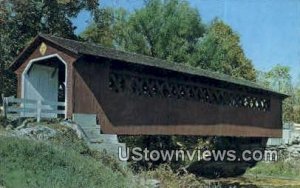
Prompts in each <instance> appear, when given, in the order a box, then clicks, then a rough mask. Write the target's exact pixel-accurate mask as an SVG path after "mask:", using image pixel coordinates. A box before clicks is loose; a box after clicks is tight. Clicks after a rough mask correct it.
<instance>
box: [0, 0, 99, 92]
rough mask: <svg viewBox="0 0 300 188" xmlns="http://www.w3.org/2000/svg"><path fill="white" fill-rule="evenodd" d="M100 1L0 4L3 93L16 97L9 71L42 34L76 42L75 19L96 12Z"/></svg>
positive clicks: (5, 1)
mask: <svg viewBox="0 0 300 188" xmlns="http://www.w3.org/2000/svg"><path fill="white" fill-rule="evenodd" d="M96 7H98V3H97V0H57V1H56V0H24V1H20V0H0V42H1V45H0V53H1V56H0V63H1V66H0V72H1V75H0V77H1V78H0V92H1V93H5V94H6V95H12V94H15V93H14V92H15V88H16V87H15V85H16V84H15V78H14V75H13V74H12V73H11V72H9V71H8V70H5V67H7V65H8V64H10V63H11V62H12V61H13V59H14V58H15V57H16V56H17V55H18V54H19V53H20V51H21V50H22V49H23V48H24V47H25V46H26V45H28V43H29V42H30V41H32V39H33V37H35V36H36V35H37V34H38V33H48V34H53V35H58V36H62V37H67V38H73V39H74V38H76V35H75V34H74V30H75V27H74V26H73V25H72V22H71V18H73V17H75V16H76V15H77V14H78V13H79V12H80V11H81V10H83V9H87V10H90V11H92V10H94V9H95V8H96Z"/></svg>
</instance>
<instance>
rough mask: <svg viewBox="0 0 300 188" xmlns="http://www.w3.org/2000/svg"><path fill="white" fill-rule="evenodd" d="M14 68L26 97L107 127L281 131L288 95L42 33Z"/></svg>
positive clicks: (252, 133)
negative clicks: (61, 106) (60, 106)
mask: <svg viewBox="0 0 300 188" xmlns="http://www.w3.org/2000/svg"><path fill="white" fill-rule="evenodd" d="M10 68H11V69H12V70H13V71H14V72H15V73H16V74H17V78H18V97H19V98H25V99H37V98H39V99H42V100H44V99H45V100H51V101H60V102H65V104H66V114H65V116H66V118H70V117H71V116H72V114H73V113H87V114H97V118H98V121H99V122H98V123H99V124H100V125H101V129H102V131H103V132H104V133H114V134H119V135H122V134H129V135H137V134H138V135H140V134H141V135H150V134H162V135H220V136H245V137H281V134H282V101H283V99H284V98H285V97H287V96H286V95H284V94H281V93H277V92H274V91H271V90H268V89H265V88H262V87H261V86H259V85H257V84H255V83H252V82H249V81H245V80H239V79H236V78H232V77H229V76H225V75H221V74H217V73H211V72H208V71H204V70H201V69H195V68H191V67H188V66H183V65H180V64H171V63H168V62H166V61H164V60H160V59H156V58H152V57H148V56H144V55H139V54H134V53H127V52H123V51H118V50H114V49H108V48H103V47H101V46H97V45H93V44H89V43H82V42H78V41H74V40H68V39H64V38H59V37H54V36H49V35H38V36H37V37H36V38H35V39H34V41H33V42H32V43H31V44H30V45H29V46H28V47H27V48H26V49H25V50H24V51H23V52H22V53H21V54H20V55H19V56H18V57H17V58H16V60H15V62H13V63H12V64H11V66H10Z"/></svg>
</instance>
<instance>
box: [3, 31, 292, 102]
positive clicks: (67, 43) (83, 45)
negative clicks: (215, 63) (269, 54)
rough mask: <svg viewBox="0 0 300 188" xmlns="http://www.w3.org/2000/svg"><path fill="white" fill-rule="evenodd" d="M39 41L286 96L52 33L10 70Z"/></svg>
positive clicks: (255, 86) (227, 77)
mask: <svg viewBox="0 0 300 188" xmlns="http://www.w3.org/2000/svg"><path fill="white" fill-rule="evenodd" d="M41 41H47V42H49V43H52V44H54V45H56V46H58V47H60V48H62V49H64V50H67V51H69V52H71V53H72V54H74V55H78V56H79V57H80V56H81V55H89V56H95V57H104V58H108V59H112V60H119V61H121V62H124V63H133V64H139V65H143V66H149V67H155V68H160V69H165V70H170V71H175V72H179V73H184V74H188V75H193V76H201V77H206V78H210V79H213V80H218V81H221V82H226V83H232V84H236V85H240V86H245V87H250V88H253V89H258V90H261V91H265V92H267V93H269V94H272V95H277V96H279V97H281V98H286V97H288V95H286V94H284V93H280V92H277V91H274V90H270V89H268V88H266V87H263V86H261V85H259V84H257V83H255V82H251V81H248V80H244V79H240V78H235V77H231V76H228V75H225V74H221V73H216V72H211V71H207V70H203V69H200V68H196V67H191V66H188V65H186V64H182V63H174V62H173V63H172V62H169V61H166V60H162V59H158V58H154V57H150V56H145V55H141V54H136V53H131V52H125V51H121V50H116V49H112V48H106V47H103V46H100V45H96V44H92V43H87V42H80V41H75V40H70V39H65V38H61V37H56V36H52V35H45V34H39V35H38V36H37V37H36V38H35V40H34V41H33V42H32V43H31V44H30V45H29V46H28V47H27V48H26V49H24V50H23V52H22V53H21V54H20V55H19V56H18V57H17V58H16V59H15V61H14V62H13V63H12V64H11V65H10V67H9V68H10V69H12V70H16V69H17V68H18V67H19V66H20V65H21V64H22V62H23V61H24V59H26V58H27V57H28V55H29V54H30V53H31V52H32V51H33V50H34V49H35V48H36V47H37V45H39V44H40V42H41Z"/></svg>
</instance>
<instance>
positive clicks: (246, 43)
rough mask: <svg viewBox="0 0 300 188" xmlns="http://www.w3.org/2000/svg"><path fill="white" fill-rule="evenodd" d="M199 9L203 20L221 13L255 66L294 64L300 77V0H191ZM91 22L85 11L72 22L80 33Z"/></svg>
mask: <svg viewBox="0 0 300 188" xmlns="http://www.w3.org/2000/svg"><path fill="white" fill-rule="evenodd" d="M188 1H189V3H190V5H191V7H193V8H196V9H198V10H199V13H200V16H201V19H202V21H203V22H204V23H206V24H208V23H210V22H211V21H212V20H213V19H214V18H216V17H218V18H220V19H221V20H223V21H224V22H225V23H226V24H228V25H230V26H231V27H232V28H233V30H234V31H235V32H236V33H237V34H238V35H239V36H240V39H241V46H242V48H243V49H244V52H245V54H246V56H247V57H248V58H249V59H251V60H252V63H253V64H254V66H255V68H256V69H258V70H261V71H268V70H270V69H271V68H272V67H273V66H275V65H276V64H281V65H286V66H289V67H290V68H291V75H292V81H293V83H294V84H295V83H296V82H298V81H299V79H300V1H299V0H247V1H246V0H241V1H240V0H188ZM100 6H102V7H123V8H125V9H127V10H128V11H131V12H133V11H134V10H136V9H138V8H141V7H142V6H143V0H101V4H100ZM90 22H91V16H90V14H89V13H88V12H86V11H82V12H81V13H80V14H79V15H78V17H77V18H75V19H73V24H74V25H75V26H77V30H76V32H77V33H80V32H82V31H83V30H84V28H85V27H86V26H87V25H88V24H89V23H90Z"/></svg>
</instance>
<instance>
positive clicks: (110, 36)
mask: <svg viewBox="0 0 300 188" xmlns="http://www.w3.org/2000/svg"><path fill="white" fill-rule="evenodd" d="M120 10H121V9H120ZM117 11H118V10H113V9H111V8H106V9H101V8H97V9H96V10H95V12H94V17H93V19H94V21H93V23H92V24H90V25H89V26H88V27H87V28H86V29H85V30H84V31H83V32H82V33H81V34H80V37H81V38H82V39H83V40H85V41H88V42H93V43H96V44H101V45H102V46H106V47H113V46H114V38H115V36H116V33H117V32H116V26H115V24H114V20H117V17H115V16H117V13H116V12H117Z"/></svg>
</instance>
